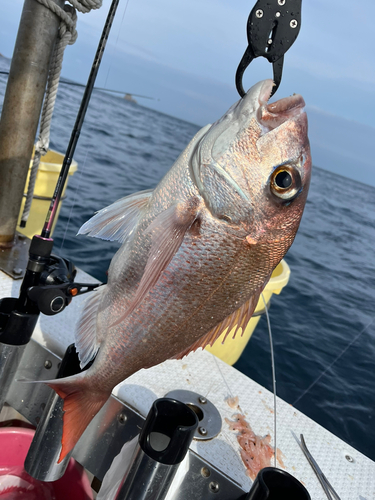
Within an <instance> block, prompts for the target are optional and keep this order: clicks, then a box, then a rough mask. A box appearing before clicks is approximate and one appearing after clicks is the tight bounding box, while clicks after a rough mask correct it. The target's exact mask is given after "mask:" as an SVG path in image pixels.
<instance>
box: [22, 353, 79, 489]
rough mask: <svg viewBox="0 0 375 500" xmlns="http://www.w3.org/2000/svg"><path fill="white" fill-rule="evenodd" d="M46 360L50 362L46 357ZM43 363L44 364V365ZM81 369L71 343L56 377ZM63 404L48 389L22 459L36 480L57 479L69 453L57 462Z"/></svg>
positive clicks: (62, 473)
mask: <svg viewBox="0 0 375 500" xmlns="http://www.w3.org/2000/svg"><path fill="white" fill-rule="evenodd" d="M47 361H49V363H50V365H52V363H51V361H50V360H47ZM47 361H46V362H47ZM47 366H49V365H47ZM47 366H46V363H44V367H45V368H47ZM50 367H51V366H50ZM47 369H50V368H47ZM81 371H82V370H81V368H80V365H79V359H78V355H77V351H76V349H75V347H74V344H71V345H70V346H69V347H68V348H67V350H66V352H65V355H64V357H63V359H62V361H61V365H60V368H59V371H58V372H57V376H56V378H63V377H69V376H70V375H75V374H76V373H79V372H81ZM63 404H64V403H63V400H62V399H61V398H60V397H59V396H58V395H57V394H56V393H55V392H54V391H53V392H51V394H50V396H49V398H48V400H47V402H46V403H45V408H44V411H43V414H42V416H41V418H40V421H39V423H38V427H37V429H36V431H35V434H34V437H33V440H32V442H31V445H30V448H29V451H28V453H27V456H26V459H25V465H24V467H25V470H26V472H27V473H28V474H30V476H32V477H33V478H34V479H38V480H39V481H56V480H57V479H60V477H62V476H63V475H64V473H65V471H66V468H67V467H68V464H69V460H70V457H71V453H69V454H68V455H67V456H66V457H65V458H64V460H62V462H60V463H59V464H58V463H57V460H58V458H59V455H60V451H61V437H62V417H63Z"/></svg>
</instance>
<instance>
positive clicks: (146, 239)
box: [49, 80, 311, 460]
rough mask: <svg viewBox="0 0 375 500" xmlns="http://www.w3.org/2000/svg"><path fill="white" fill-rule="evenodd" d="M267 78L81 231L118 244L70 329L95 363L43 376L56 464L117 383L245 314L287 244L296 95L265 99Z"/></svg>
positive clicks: (307, 162)
mask: <svg viewBox="0 0 375 500" xmlns="http://www.w3.org/2000/svg"><path fill="white" fill-rule="evenodd" d="M272 85H273V83H272V81H271V80H266V81H264V82H260V83H258V84H256V85H255V86H254V87H252V88H251V89H250V90H249V92H248V93H247V94H246V96H245V97H244V98H243V99H241V100H240V101H238V103H236V104H235V105H234V106H232V107H231V108H230V110H229V111H228V112H227V113H226V114H225V115H224V116H223V117H222V118H221V119H220V120H218V121H217V122H216V123H214V124H213V125H211V126H209V125H208V126H206V127H204V128H203V129H202V130H201V131H199V132H198V133H197V134H196V136H195V137H194V138H193V139H192V141H191V142H190V144H189V145H188V146H187V148H186V149H185V151H184V152H183V153H182V154H181V155H180V157H179V158H178V159H177V161H176V162H175V164H174V165H173V167H172V168H171V170H170V171H169V172H168V173H167V174H166V175H165V177H164V178H163V179H162V180H161V181H160V183H159V184H158V185H157V186H156V188H155V189H154V190H152V191H151V190H150V191H144V192H141V193H136V194H134V195H131V196H128V197H126V198H123V199H121V200H119V201H117V202H116V203H114V204H113V205H110V206H109V207H107V208H104V209H103V210H101V211H100V212H98V213H97V214H96V215H95V216H94V217H93V218H92V219H90V220H89V221H88V222H87V223H86V224H84V226H83V227H82V228H81V230H80V233H81V234H89V235H90V236H94V237H99V238H102V239H108V240H119V241H121V242H123V245H122V247H121V248H120V249H119V251H118V252H117V254H116V255H115V256H114V258H113V259H112V262H111V265H110V268H109V273H108V283H107V285H105V286H103V287H101V288H100V289H99V291H97V292H95V293H93V294H92V297H90V299H89V300H88V302H87V306H86V309H85V311H84V314H83V316H82V318H81V320H80V323H79V326H78V330H77V334H76V346H77V349H78V351H79V356H80V360H81V365H82V366H85V365H86V364H87V363H88V362H89V361H90V360H91V359H92V358H93V357H94V356H95V354H97V356H96V359H95V362H94V363H93V365H92V366H91V367H90V368H89V369H88V370H86V371H84V372H83V373H81V374H79V375H75V376H73V377H69V378H67V379H62V380H56V381H51V382H50V383H49V385H50V386H51V387H53V388H54V389H55V390H56V392H57V393H58V394H59V395H60V396H61V397H63V398H64V400H65V401H64V411H65V413H64V427H63V438H62V451H61V454H60V460H62V459H63V458H64V456H65V455H66V454H67V453H68V452H69V451H70V450H71V449H72V448H73V447H74V445H75V444H76V442H77V441H78V439H79V437H80V436H81V434H82V433H83V431H84V430H85V428H86V427H87V425H88V424H89V422H90V421H91V419H92V418H93V417H94V416H95V414H96V413H97V412H98V411H99V410H100V408H101V407H102V406H103V405H104V403H105V402H106V400H107V399H108V397H109V396H110V394H111V391H112V389H113V387H114V386H116V385H117V384H118V383H120V382H121V381H123V380H125V379H126V378H127V377H129V376H130V375H132V374H133V373H135V372H136V371H138V370H139V369H141V368H148V367H151V366H154V365H156V364H158V363H161V362H162V361H164V360H166V359H169V358H173V357H182V356H183V355H184V354H187V353H188V352H190V351H192V350H195V349H197V348H198V347H204V346H206V345H208V344H212V343H213V342H214V341H215V340H216V338H218V336H220V334H221V333H222V332H223V331H224V329H225V328H227V327H228V332H229V331H230V329H231V328H232V327H233V326H235V325H238V326H241V325H242V324H245V323H246V321H248V319H249V318H250V317H251V315H252V313H253V311H254V308H255V306H256V304H257V301H258V298H259V295H260V293H261V291H262V290H263V288H264V286H265V285H266V283H267V281H268V280H269V278H270V276H271V273H272V271H273V269H274V268H275V267H276V266H277V264H278V263H279V262H280V260H281V259H282V258H283V257H284V255H285V253H286V252H287V250H288V249H289V247H290V245H291V244H292V242H293V240H294V237H295V234H296V232H297V229H298V226H299V223H300V220H301V216H302V212H303V209H304V205H305V201H306V196H307V191H308V186H309V182H310V169H311V158H310V150H309V143H308V138H307V118H306V114H305V112H304V101H303V99H302V97H301V96H299V95H294V96H292V97H289V98H285V99H281V100H279V101H277V102H276V103H273V104H268V103H267V101H268V99H269V96H270V93H271V89H272Z"/></svg>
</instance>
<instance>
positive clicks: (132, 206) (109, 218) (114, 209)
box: [78, 189, 153, 243]
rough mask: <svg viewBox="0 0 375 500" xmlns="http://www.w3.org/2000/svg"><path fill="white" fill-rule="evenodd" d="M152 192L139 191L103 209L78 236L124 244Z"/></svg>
mask: <svg viewBox="0 0 375 500" xmlns="http://www.w3.org/2000/svg"><path fill="white" fill-rule="evenodd" d="M152 191H153V190H152V189H147V190H146V191H139V192H138V193H134V194H131V195H130V196H125V198H121V199H120V200H117V201H115V203H112V205H109V206H108V207H105V208H102V210H99V212H98V213H96V214H95V215H94V217H91V219H90V220H88V221H87V222H85V224H83V226H82V227H81V229H80V230H79V231H78V234H87V235H88V236H92V237H94V238H101V239H102V240H109V241H116V240H117V241H119V242H120V243H124V242H125V241H126V240H127V238H128V237H129V236H130V234H131V233H132V232H133V229H134V228H135V226H136V225H137V223H138V218H139V214H140V212H141V210H142V208H143V207H145V206H146V205H147V204H148V202H149V200H150V197H151V195H152Z"/></svg>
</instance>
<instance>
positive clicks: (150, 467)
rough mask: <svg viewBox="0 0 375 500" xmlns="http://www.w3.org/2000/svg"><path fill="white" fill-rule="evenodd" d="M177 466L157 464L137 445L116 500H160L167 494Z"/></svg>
mask: <svg viewBox="0 0 375 500" xmlns="http://www.w3.org/2000/svg"><path fill="white" fill-rule="evenodd" d="M179 465H180V464H177V465H166V464H161V463H160V462H157V461H156V460H154V459H152V458H150V457H149V456H148V455H146V453H145V452H144V451H143V450H142V448H141V447H140V446H139V444H138V445H137V447H136V449H135V452H134V455H133V460H132V464H131V466H130V469H129V470H128V472H127V474H126V477H125V480H124V482H123V484H122V485H121V487H120V489H119V491H118V493H117V496H116V500H151V499H152V500H162V499H163V498H165V496H166V494H167V493H168V490H169V487H170V485H171V484H172V481H173V478H174V476H175V475H176V472H177V469H178V467H179Z"/></svg>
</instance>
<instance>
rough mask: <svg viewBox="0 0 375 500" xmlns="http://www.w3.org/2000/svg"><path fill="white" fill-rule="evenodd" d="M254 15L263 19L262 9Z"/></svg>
mask: <svg viewBox="0 0 375 500" xmlns="http://www.w3.org/2000/svg"><path fill="white" fill-rule="evenodd" d="M255 15H256V16H257V17H258V18H259V19H260V18H261V17H263V11H262V9H258V10H256V11H255Z"/></svg>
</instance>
